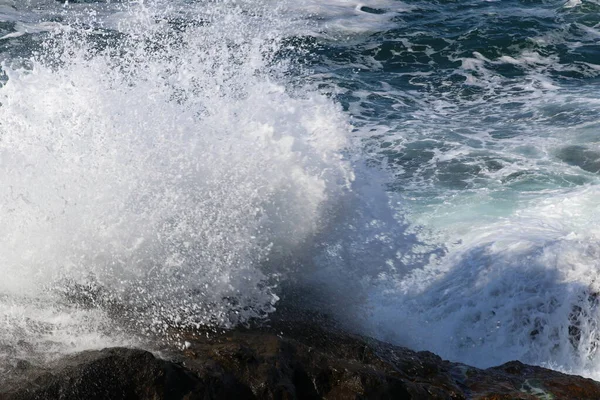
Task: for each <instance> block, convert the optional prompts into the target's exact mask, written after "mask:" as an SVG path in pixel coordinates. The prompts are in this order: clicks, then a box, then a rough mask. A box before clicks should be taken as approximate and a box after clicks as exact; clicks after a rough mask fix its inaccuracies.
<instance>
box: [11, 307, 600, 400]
mask: <svg viewBox="0 0 600 400" xmlns="http://www.w3.org/2000/svg"><path fill="white" fill-rule="evenodd" d="M181 341H182V343H186V345H185V346H181V348H182V350H173V349H169V348H162V349H160V354H161V355H162V357H163V358H164V359H161V358H158V357H156V356H154V355H153V354H152V353H150V352H147V351H143V350H139V349H125V348H112V349H105V350H101V351H86V352H82V353H80V354H77V355H75V356H69V357H65V358H63V359H61V360H59V361H57V362H55V363H53V364H52V365H47V366H45V367H39V366H38V367H36V366H32V365H31V364H28V363H21V364H20V365H18V366H17V367H15V369H14V371H13V374H12V375H11V376H10V377H9V378H8V380H7V381H6V382H5V383H4V384H3V385H1V386H0V399H1V400H16V399H19V400H25V399H65V400H67V399H69V400H70V399H114V400H117V399H156V400H158V399H189V400H192V399H490V400H491V399H540V398H555V399H598V398H600V383H598V382H595V381H592V380H590V379H584V378H581V377H578V376H570V375H565V374H561V373H559V372H555V371H551V370H548V369H544V368H540V367H532V366H528V365H525V364H522V363H520V362H510V363H507V364H504V365H502V366H499V367H495V368H490V369H486V370H481V369H477V368H473V367H469V366H467V365H463V364H458V363H451V362H449V361H444V360H442V359H441V358H440V357H438V356H436V355H435V354H433V353H430V352H415V351H411V350H408V349H406V348H402V347H397V346H392V345H390V344H387V343H383V342H379V341H376V340H373V339H369V338H365V337H361V336H356V335H352V334H348V333H345V332H343V331H342V330H340V329H339V328H336V327H335V326H333V325H331V324H328V323H327V321H317V322H314V321H313V322H298V321H295V320H290V319H288V320H278V321H274V322H273V323H271V326H268V327H258V328H253V329H237V330H233V331H229V332H224V333H221V334H214V335H209V336H208V337H207V336H206V335H205V334H199V333H193V332H186V333H181ZM157 350H159V349H157Z"/></svg>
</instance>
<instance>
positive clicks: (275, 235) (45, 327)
mask: <svg viewBox="0 0 600 400" xmlns="http://www.w3.org/2000/svg"><path fill="white" fill-rule="evenodd" d="M187 11H188V12H191V11H193V10H189V9H188V10H187ZM204 11H205V10H202V12H204ZM255 11H256V12H261V11H262V9H261V8H260V7H257V8H256V10H255ZM171 12H172V11H171ZM124 13H125V15H120V16H119V21H118V26H119V27H120V30H121V32H124V33H125V34H126V35H127V38H126V39H123V40H121V41H119V44H118V45H117V46H113V45H109V46H108V47H106V48H105V49H103V50H99V51H98V50H93V49H92V47H91V45H88V44H85V41H83V40H82V39H86V36H85V34H84V33H82V32H78V31H76V30H73V29H72V28H68V27H65V28H64V29H63V28H61V29H59V30H55V31H53V32H52V35H53V38H51V39H48V41H47V43H46V44H45V49H44V51H43V54H45V55H47V57H46V58H45V59H41V58H31V59H29V60H27V61H26V62H21V63H19V64H25V65H27V66H28V68H20V67H19V66H18V65H17V66H16V67H15V66H14V64H15V63H14V62H13V63H9V62H7V63H5V65H4V66H3V69H4V70H5V72H6V74H7V76H8V82H7V83H6V85H5V86H4V87H3V88H2V89H1V90H0V103H1V104H2V106H1V107H0V121H1V122H0V175H1V176H2V185H1V188H0V220H1V221H2V224H1V225H0V249H2V251H1V258H0V271H1V273H2V275H3V279H2V280H1V281H0V294H1V295H2V301H1V303H0V304H1V306H0V315H2V316H3V319H4V321H5V325H4V326H3V328H2V329H1V330H0V342H1V343H3V344H8V345H12V346H13V347H14V345H15V343H17V342H18V341H19V340H25V341H26V342H27V343H33V345H34V346H39V347H40V348H41V350H43V351H52V350H55V349H54V348H58V350H59V351H72V350H79V349H81V348H84V347H96V346H105V345H108V344H114V343H121V342H123V341H124V338H125V337H127V334H125V333H123V334H119V329H121V330H122V329H125V330H127V329H132V330H133V331H134V332H135V333H137V334H140V333H141V334H144V333H153V332H163V333H166V331H167V328H168V327H176V326H199V325H208V326H221V327H230V326H233V325H236V324H238V323H243V322H246V321H248V320H249V319H250V318H263V317H265V316H266V315H267V314H268V313H270V312H271V311H273V310H274V308H273V305H274V304H275V303H276V301H277V295H276V294H275V291H274V289H275V287H276V285H277V279H278V276H279V275H280V274H284V273H285V271H286V267H285V264H284V262H283V260H284V259H286V258H288V257H292V256H293V254H294V252H295V251H296V250H295V249H297V248H299V247H301V246H302V245H303V244H304V242H306V241H310V239H311V237H313V236H314V235H315V234H316V233H318V232H319V230H320V229H321V227H323V226H326V225H327V223H328V222H327V221H328V218H329V217H328V215H329V214H331V213H332V208H333V207H334V206H335V204H336V202H337V201H338V200H339V199H340V198H341V197H343V196H344V194H345V193H346V192H347V191H348V189H349V187H350V184H351V182H352V179H353V174H352V171H351V168H350V165H349V163H348V162H347V161H344V160H343V156H342V151H343V150H344V148H345V147H346V146H347V141H346V137H345V134H346V133H347V132H348V131H349V127H348V125H347V123H346V122H345V118H344V117H343V115H342V114H341V112H340V110H339V108H338V107H337V106H336V105H335V104H334V103H333V102H332V101H330V100H328V99H327V98H325V97H323V96H321V95H319V94H317V93H311V92H305V91H303V90H302V89H301V88H296V89H295V90H294V91H291V90H288V89H290V88H286V87H285V86H284V85H283V84H281V83H279V81H278V79H276V78H274V77H275V76H277V75H278V74H280V73H283V72H285V70H286V66H285V64H284V63H283V62H277V61H274V62H272V55H273V51H274V50H275V49H276V48H277V43H276V41H275V40H277V37H275V38H273V36H272V35H273V31H267V32H263V31H262V29H261V28H260V26H259V25H258V24H257V21H258V19H257V18H258V17H253V16H249V15H248V14H246V10H242V8H238V7H231V8H230V9H227V10H221V11H220V12H216V11H215V10H213V13H208V14H206V13H204V14H201V16H202V18H208V19H209V20H210V23H209V24H207V25H199V26H197V27H193V28H189V29H188V30H187V31H185V32H183V33H179V34H177V33H175V32H174V31H173V30H172V28H170V27H169V26H168V25H167V23H168V22H167V19H166V18H164V17H170V16H172V14H168V13H167V12H166V11H164V12H163V11H161V12H160V13H157V11H156V9H154V8H148V7H144V6H133V8H132V9H129V10H126V11H124ZM190 15H194V13H193V12H191V13H190ZM274 29H275V28H274ZM93 35H94V33H92V36H93ZM88 39H89V37H88ZM91 39H92V40H96V39H97V40H99V41H102V40H104V39H105V38H104V37H101V36H97V37H92V38H91ZM108 40H110V38H109V39H108ZM268 63H271V64H272V65H271V66H268V65H267V64H268ZM87 308H90V309H89V310H88V309H87ZM115 308H117V309H118V310H116V311H115ZM111 312H113V313H115V314H116V316H113V318H110V317H109V315H108V314H110V313H111ZM114 319H116V320H118V322H116V321H115V320H114ZM119 327H121V328H119ZM115 329H116V334H115ZM108 332H110V334H109V333H108Z"/></svg>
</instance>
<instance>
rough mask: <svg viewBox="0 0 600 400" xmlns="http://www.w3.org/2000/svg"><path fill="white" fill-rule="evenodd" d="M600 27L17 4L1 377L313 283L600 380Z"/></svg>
mask: <svg viewBox="0 0 600 400" xmlns="http://www.w3.org/2000/svg"><path fill="white" fill-rule="evenodd" d="M599 28H600V3H597V2H595V1H587V0H581V1H578V0H570V1H568V2H566V3H565V2H564V1H521V2H519V1H491V2H490V1H463V2H460V3H455V2H444V1H403V2H401V1H393V0H373V1H370V2H368V1H367V2H364V3H358V2H353V1H344V0H328V1H312V0H311V1H305V2H275V1H267V0H263V1H258V0H256V1H250V0H248V1H237V2H233V1H211V2H209V1H170V2H161V1H155V2H147V1H145V2H92V1H86V2H77V3H60V2H56V1H50V0H35V1H34V0H31V1H24V2H16V1H6V0H0V61H1V67H0V82H2V88H0V104H1V105H0V176H1V177H2V178H1V179H2V181H1V183H2V184H1V185H0V221H1V222H2V223H1V224H0V272H1V273H2V278H1V279H0V317H1V318H2V325H1V326H0V357H1V358H3V360H4V362H3V363H2V366H1V367H0V371H2V369H6V368H11V365H12V363H13V362H14V360H15V359H17V358H23V357H26V358H32V357H33V358H37V357H51V356H54V355H56V354H62V353H65V352H72V351H77V350H81V349H86V348H96V347H103V346H107V345H114V344H142V345H143V342H144V337H146V336H147V335H151V336H153V335H156V334H158V335H163V336H164V335H166V336H169V335H172V334H173V331H174V330H173V328H177V327H197V326H212V327H222V328H228V327H232V326H235V325H236V324H240V323H247V322H248V321H251V320H253V319H257V318H258V319H262V318H267V317H268V315H269V314H270V313H271V312H272V311H273V310H274V309H275V308H276V307H277V304H278V301H279V299H280V297H285V295H286V291H288V290H293V291H294V292H298V291H299V292H300V293H305V299H303V303H304V304H306V306H309V307H314V308H318V309H320V310H322V311H324V312H327V313H331V314H333V315H334V316H335V317H336V318H337V319H339V320H340V321H343V323H345V324H347V325H348V326H349V327H351V328H352V329H355V330H356V331H359V332H362V333H366V334H370V335H373V336H376V337H378V338H380V339H384V340H388V341H391V342H394V343H397V344H401V345H405V346H409V347H412V348H415V349H427V350H431V351H435V352H437V353H438V354H440V355H441V356H442V357H445V358H449V359H452V360H458V361H462V362H466V363H470V364H474V365H477V366H481V367H487V366H491V365H495V364H498V363H501V362H505V361H509V360H513V359H520V360H522V361H524V362H528V363H535V364H541V365H546V366H550V367H552V368H556V369H560V370H563V371H568V372H575V373H578V374H584V375H586V376H590V377H595V378H598V377H599V376H600V355H599V354H598V340H599V339H600V337H599V336H600V333H599V330H598V321H599V317H600V310H599V304H598V303H599V302H600V298H599V295H600V281H598V278H600V276H599V275H600V272H599V271H600V228H599V226H600V186H599V185H598V183H599V181H600V179H599V178H600V175H599V174H600V119H599V117H598V115H600V114H599V111H600V98H599V97H598V93H600V92H599V89H600V78H599V76H600V45H599V40H600V30H599ZM300 288H301V289H300Z"/></svg>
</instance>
